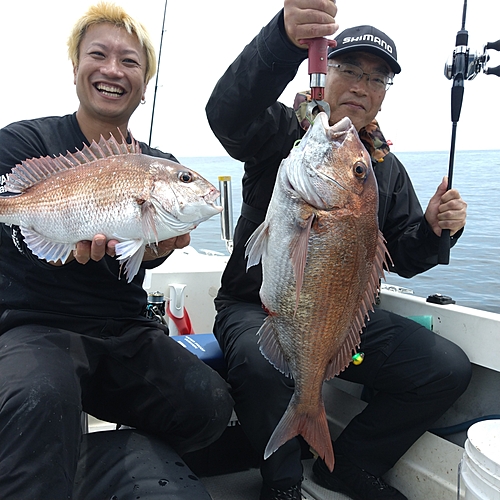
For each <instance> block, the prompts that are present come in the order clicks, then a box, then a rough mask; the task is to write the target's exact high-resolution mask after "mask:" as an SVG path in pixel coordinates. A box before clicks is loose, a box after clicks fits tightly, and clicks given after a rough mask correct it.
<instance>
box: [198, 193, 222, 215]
mask: <svg viewBox="0 0 500 500" xmlns="http://www.w3.org/2000/svg"><path fill="white" fill-rule="evenodd" d="M219 196H220V192H219V190H218V189H216V188H215V187H214V188H212V189H210V191H209V192H208V193H207V194H205V195H203V200H204V201H205V203H206V204H207V205H210V206H211V207H213V208H214V209H215V210H217V211H218V212H219V213H220V212H222V210H223V208H222V207H221V206H220V205H217V204H216V203H215V202H216V201H217V199H218V198H219Z"/></svg>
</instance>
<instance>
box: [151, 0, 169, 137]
mask: <svg viewBox="0 0 500 500" xmlns="http://www.w3.org/2000/svg"><path fill="white" fill-rule="evenodd" d="M166 15H167V0H165V8H164V9H163V23H162V25H161V37H160V49H159V50H158V63H157V65H156V81H155V92H154V97H153V109H152V111H151V125H150V127H149V141H148V146H151V137H152V135H153V121H154V117H155V105H156V92H157V91H158V75H159V74H160V61H161V47H162V45H163V33H165V18H166Z"/></svg>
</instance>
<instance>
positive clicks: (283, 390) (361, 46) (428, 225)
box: [206, 0, 471, 500]
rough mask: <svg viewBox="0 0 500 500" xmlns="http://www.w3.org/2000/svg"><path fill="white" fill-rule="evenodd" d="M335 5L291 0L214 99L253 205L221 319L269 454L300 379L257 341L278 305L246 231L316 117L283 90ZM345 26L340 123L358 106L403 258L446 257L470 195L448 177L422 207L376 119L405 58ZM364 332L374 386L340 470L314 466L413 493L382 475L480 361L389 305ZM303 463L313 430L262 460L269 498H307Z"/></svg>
mask: <svg viewBox="0 0 500 500" xmlns="http://www.w3.org/2000/svg"><path fill="white" fill-rule="evenodd" d="M336 12H337V8H336V5H335V3H334V2H327V3H326V5H325V3H324V2H314V5H313V0H310V1H305V0H286V1H285V8H284V10H283V11H281V12H280V13H279V14H278V15H277V16H276V17H275V18H274V19H273V20H272V21H271V22H270V23H269V24H268V25H267V26H265V27H264V28H263V29H262V30H261V32H260V33H259V34H258V35H257V37H256V38H255V39H254V40H253V41H252V42H250V44H249V45H247V47H245V49H244V50H243V52H242V53H241V54H240V55H239V56H238V58H237V59H236V60H235V62H234V63H233V64H232V65H231V66H230V67H229V68H228V70H227V71H226V73H225V74H224V75H223V76H222V78H221V79H220V81H219V82H218V83H217V85H216V87H215V89H214V91H213V94H212V96H211V98H210V100H209V102H208V104H207V107H206V111H207V116H208V120H209V122H210V125H211V127H212V129H213V131H214V133H215V134H216V136H217V137H218V138H219V140H220V141H221V143H222V144H223V145H224V147H225V148H226V150H227V151H228V153H229V154H230V155H231V156H233V157H234V158H237V159H239V160H241V161H244V162H245V174H244V177H243V192H242V194H243V205H242V211H241V217H240V218H239V220H238V224H237V226H236V231H235V237H234V249H233V252H232V255H231V258H230V259H229V262H228V264H227V267H226V270H225V272H224V275H223V278H222V286H221V289H220V290H219V293H218V296H217V298H216V300H215V305H216V308H217V317H216V322H215V327H214V332H215V335H216V336H217V339H218V341H219V344H220V345H221V348H222V349H223V351H224V354H225V359H226V361H227V365H228V381H229V382H230V384H231V387H232V395H233V398H234V400H235V410H236V413H237V415H238V418H239V421H240V423H241V425H242V427H243V429H244V431H245V433H246V435H247V436H248V437H249V439H250V440H251V442H252V444H253V446H254V447H255V448H256V449H257V450H258V451H259V453H261V454H262V455H261V456H263V454H264V449H265V447H266V444H267V442H268V440H269V437H270V435H271V434H272V432H273V430H274V428H275V427H276V425H277V423H278V421H279V420H280V419H281V417H282V415H283V413H284V411H285V409H286V407H287V406H288V402H289V400H290V397H291V395H292V393H293V380H291V379H289V378H286V377H285V376H284V375H283V374H282V373H280V372H279V371H278V370H276V369H275V368H274V367H273V366H271V364H270V363H269V362H268V361H267V360H266V359H264V357H263V356H262V355H261V353H260V351H259V346H258V343H257V341H258V337H257V336H256V332H257V331H258V330H259V328H260V326H261V325H262V322H263V320H264V318H265V317H266V312H265V311H264V310H263V309H262V306H261V302H260V298H259V289H260V285H261V280H262V274H261V268H260V266H254V267H251V268H250V269H249V270H248V272H247V271H246V262H245V243H246V241H247V240H248V238H249V237H250V235H251V234H252V233H253V231H254V230H255V229H256V228H257V227H258V225H259V224H260V223H261V222H262V221H263V220H264V217H265V212H266V209H267V206H268V204H269V201H270V198H271V193H272V190H273V186H274V182H275V179H276V173H277V171H278V167H279V165H280V162H281V160H282V159H283V158H286V157H287V156H288V153H289V152H290V150H291V148H292V147H293V144H294V143H295V141H296V140H297V139H300V138H301V137H302V136H303V135H304V128H305V127H307V122H305V121H304V120H302V116H299V115H300V113H299V111H300V110H299V109H297V110H294V109H292V108H290V107H287V106H285V105H284V104H281V103H279V102H278V98H279V96H280V95H281V93H282V92H283V90H284V88H285V87H286V86H287V84H288V83H289V82H290V81H291V80H292V79H293V78H294V76H295V74H296V72H297V69H298V67H299V65H300V64H301V63H302V62H303V61H304V60H305V59H306V58H307V50H306V45H304V44H303V43H301V40H302V41H303V40H304V39H307V38H312V37H317V36H328V35H331V34H333V33H334V32H335V31H336V29H337V25H336V23H335V15H336ZM336 40H337V46H336V47H335V48H333V49H331V50H330V53H329V56H328V66H329V68H328V74H327V80H326V87H325V101H326V102H327V103H328V105H329V107H330V123H331V124H333V123H336V122H337V121H339V120H340V119H341V118H343V117H345V116H348V117H349V118H350V119H351V121H352V122H353V123H354V125H355V127H356V129H357V130H358V132H359V134H360V137H361V138H362V139H363V141H364V143H365V145H366V147H367V149H368V150H369V152H370V153H371V155H372V158H373V159H374V160H373V164H374V169H375V174H376V177H377V181H378V187H379V227H380V229H381V230H382V232H383V234H384V237H385V239H386V240H387V246H388V249H389V252H390V254H391V256H392V260H393V262H394V266H393V268H392V269H391V271H393V272H397V273H398V274H400V275H401V276H404V277H411V276H414V275H415V274H418V273H421V272H424V271H426V270H428V269H430V268H431V267H433V266H435V265H436V263H437V254H438V247H439V235H440V233H441V229H450V233H451V235H452V241H451V244H452V245H453V244H454V243H455V242H456V240H457V238H458V237H459V236H460V234H461V233H462V231H463V226H464V225H465V216H466V204H465V202H464V201H463V200H462V199H461V197H460V195H459V193H458V192H457V191H456V190H450V191H446V188H447V187H446V183H445V182H443V183H441V185H440V186H439V187H438V189H437V191H436V194H435V195H434V196H433V197H432V199H431V200H430V202H429V204H428V207H427V209H426V211H425V214H424V212H423V210H422V208H421V206H420V203H419V201H418V199H417V197H416V195H415V192H414V190H413V187H412V184H411V181H410V179H409V177H408V175H407V173H406V171H405V169H404V167H403V165H402V164H401V163H400V162H399V161H398V159H397V158H396V157H395V156H394V155H393V154H392V153H390V152H388V146H387V144H386V142H385V140H384V139H383V136H382V134H381V132H380V130H378V129H377V124H376V122H375V116H376V115H377V113H378V111H379V110H380V107H381V104H382V101H383V100H384V97H385V94H386V91H387V90H388V89H389V88H390V85H391V84H392V81H393V77H394V75H395V74H397V73H399V72H400V70H401V68H400V66H399V64H398V61H397V53H396V47H395V44H394V42H393V41H392V40H391V39H390V38H389V37H388V36H387V35H386V34H385V33H382V32H381V31H379V30H376V29H375V28H373V27H371V26H359V27H356V28H351V29H348V30H346V31H344V32H343V33H341V34H340V35H339V36H337V38H336ZM296 101H297V100H296ZM297 108H300V105H299V106H297ZM297 117H299V119H297ZM380 145H382V146H383V147H380ZM376 159H377V160H378V161H377V160H376ZM361 339H362V341H361V347H360V350H361V351H363V352H364V353H365V359H364V361H363V362H362V363H361V364H359V365H354V364H351V365H350V366H349V367H348V368H347V369H346V370H345V371H344V372H342V373H341V375H340V377H341V378H343V379H346V380H350V381H354V382H357V383H360V384H363V385H365V387H366V388H367V389H370V390H371V391H372V392H373V393H374V396H373V397H372V398H371V400H370V402H369V404H368V405H367V407H366V409H365V410H364V411H362V412H361V413H360V414H359V415H357V416H356V417H355V418H354V419H353V420H352V421H351V422H350V423H349V425H348V426H347V427H346V428H345V430H344V431H343V432H342V433H341V435H340V436H339V437H338V438H337V439H336V440H335V443H334V453H335V467H334V470H333V472H330V471H329V470H328V468H327V467H326V466H325V464H324V463H323V462H322V461H321V460H319V459H318V460H316V462H315V463H314V466H313V471H314V476H315V480H316V481H318V482H319V483H320V484H321V485H323V486H325V487H326V488H329V489H332V490H335V491H341V492H344V493H347V494H349V495H350V496H351V497H352V498H355V499H360V500H381V499H392V500H404V499H405V498H406V497H405V496H404V495H403V494H402V493H401V492H399V491H397V490H396V489H395V488H393V487H391V486H389V485H388V484H386V483H385V482H384V481H383V480H382V479H381V477H382V476H383V475H384V474H385V473H386V472H387V471H388V470H389V469H390V468H391V467H392V466H393V465H394V464H395V463H396V462H397V460H398V459H399V458H400V457H401V456H402V455H403V454H404V453H405V452H406V451H407V450H408V448H409V447H410V446H411V445H412V444H413V443H414V442H415V441H416V440H417V439H418V438H419V437H420V436H421V435H422V434H423V433H424V432H425V431H426V430H427V429H429V428H430V427H431V426H432V424H433V423H434V422H435V421H436V420H437V419H438V418H439V417H440V416H441V415H442V414H443V413H444V412H445V411H446V410H447V409H448V408H449V407H450V406H451V404H452V403H453V402H454V401H455V400H456V399H457V398H458V397H459V396H460V394H462V392H463V391H464V390H465V389H466V387H467V385H468V383H469V380H470V373H471V368H470V362H469V360H468V359H467V357H466V355H465V354H464V353H463V352H462V351H461V349H459V348H458V347H457V346H456V345H454V344H452V343H451V342H449V341H447V340H445V339H443V338H441V337H439V336H437V335H435V334H434V333H432V332H431V331H429V330H427V329H426V328H424V327H422V326H420V325H418V324H417V323H415V322H413V321H411V320H409V319H406V318H403V317H401V316H398V315H395V314H392V313H389V312H387V311H384V310H380V309H377V310H376V312H375V313H373V314H370V321H368V322H367V326H366V328H365V329H364V331H363V335H362V336H361ZM302 473H303V470H302V464H301V443H300V439H299V438H294V439H291V440H290V441H288V442H287V443H285V444H284V445H283V446H281V447H280V448H279V449H278V450H277V451H276V452H275V453H273V454H272V455H271V456H270V457H269V458H268V459H267V460H263V461H262V464H261V474H262V478H263V485H262V489H261V495H260V499H261V500H277V499H285V498H287V499H301V498H302V496H301V478H302Z"/></svg>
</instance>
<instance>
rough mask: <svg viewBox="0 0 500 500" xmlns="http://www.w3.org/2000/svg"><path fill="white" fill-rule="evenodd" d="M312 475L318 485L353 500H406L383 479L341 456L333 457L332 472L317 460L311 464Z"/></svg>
mask: <svg viewBox="0 0 500 500" xmlns="http://www.w3.org/2000/svg"><path fill="white" fill-rule="evenodd" d="M313 473H314V478H315V480H316V482H317V483H318V484H319V485H321V486H323V487H324V488H328V489H329V490H333V491H338V492H340V493H345V494H346V495H349V496H350V497H352V498H353V499H355V500H408V498H407V497H405V496H404V495H403V494H402V493H401V492H400V491H398V490H397V489H396V488H393V487H392V486H389V485H388V484H387V483H386V482H384V480H383V479H381V478H379V477H375V476H374V475H373V474H370V473H369V472H367V471H365V470H363V469H360V468H359V467H358V466H356V465H354V464H353V463H352V462H351V461H350V460H349V459H347V458H346V457H343V456H342V455H336V456H335V467H334V469H333V472H330V469H328V467H327V466H326V465H325V462H323V460H321V459H319V458H318V459H317V460H316V461H315V462H314V464H313Z"/></svg>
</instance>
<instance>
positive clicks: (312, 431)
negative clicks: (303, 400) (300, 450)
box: [264, 401, 335, 471]
mask: <svg viewBox="0 0 500 500" xmlns="http://www.w3.org/2000/svg"><path fill="white" fill-rule="evenodd" d="M299 434H300V435H301V436H302V437H303V438H304V439H305V440H306V441H307V442H308V443H309V445H310V446H311V448H312V449H313V450H314V451H315V452H316V453H317V454H318V456H319V457H320V458H322V459H323V461H324V462H325V464H326V465H327V467H328V468H329V469H330V471H332V470H333V465H334V463H335V459H334V457H333V447H332V440H331V437H330V431H329V429H328V421H327V419H326V413H325V407H324V406H323V405H321V407H320V411H319V412H318V413H316V414H314V415H311V414H308V413H301V412H299V411H298V410H297V406H296V405H295V404H293V401H292V402H290V405H289V406H288V408H287V409H286V412H285V414H284V415H283V417H282V418H281V420H280V421H279V423H278V425H277V426H276V429H274V432H273V434H272V435H271V438H270V439H269V442H268V443H267V446H266V449H265V451H264V460H266V459H267V458H269V457H270V456H271V455H272V454H273V453H274V452H275V451H276V450H277V449H278V448H279V447H280V446H282V445H284V444H285V443H286V442H287V441H289V440H290V439H292V438H294V437H295V436H298V435H299Z"/></svg>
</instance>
